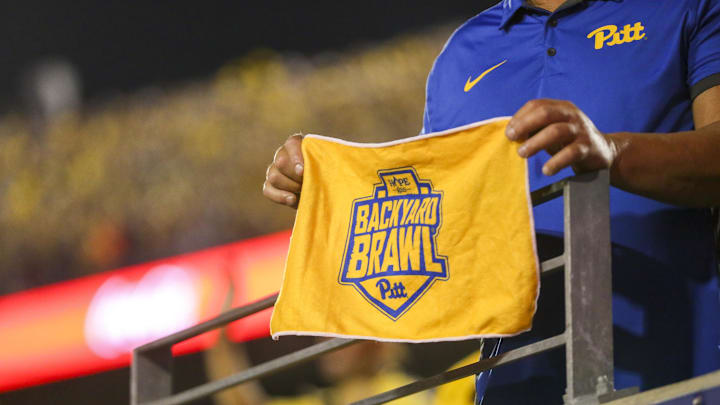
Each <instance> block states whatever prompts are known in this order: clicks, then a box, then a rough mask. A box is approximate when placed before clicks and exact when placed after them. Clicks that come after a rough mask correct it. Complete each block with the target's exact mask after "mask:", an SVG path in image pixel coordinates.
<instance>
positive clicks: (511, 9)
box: [499, 0, 584, 29]
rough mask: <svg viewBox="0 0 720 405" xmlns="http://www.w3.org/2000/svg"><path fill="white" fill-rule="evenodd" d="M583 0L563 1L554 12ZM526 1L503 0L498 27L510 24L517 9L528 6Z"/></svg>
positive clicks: (501, 27)
mask: <svg viewBox="0 0 720 405" xmlns="http://www.w3.org/2000/svg"><path fill="white" fill-rule="evenodd" d="M583 1H584V0H566V1H565V3H563V4H562V5H561V6H560V7H559V8H558V9H557V10H556V11H555V12H556V13H557V12H558V11H560V10H564V9H566V8H569V7H572V6H574V5H576V4H579V3H582V2H583ZM526 2H527V0H503V2H502V8H503V16H502V20H500V26H499V28H500V29H505V27H507V26H508V25H509V24H510V20H511V19H512V18H513V17H514V16H515V14H517V12H518V10H520V9H521V8H523V7H525V8H528V7H529V6H528V5H527V4H526Z"/></svg>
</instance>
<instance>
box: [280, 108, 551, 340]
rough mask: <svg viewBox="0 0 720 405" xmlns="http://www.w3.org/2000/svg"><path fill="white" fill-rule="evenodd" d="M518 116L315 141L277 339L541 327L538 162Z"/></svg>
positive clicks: (478, 333) (444, 335)
mask: <svg viewBox="0 0 720 405" xmlns="http://www.w3.org/2000/svg"><path fill="white" fill-rule="evenodd" d="M507 122H508V118H497V119H492V120H487V121H483V122H478V123H475V124H471V125H467V126H464V127H461V128H456V129H451V130H448V131H444V132H438V133H432V134H427V135H420V136H415V137H412V138H407V139H403V140H399V141H393V142H388V143H381V144H360V143H351V142H346V141H342V140H339V139H334V138H328V137H323V136H318V135H308V136H306V137H305V138H304V140H303V142H302V153H303V158H304V160H305V172H304V179H303V188H302V194H301V198H300V203H299V206H298V212H297V217H296V219H295V226H294V228H293V233H292V238H291V241H290V250H289V253H288V258H287V264H286V268H285V275H284V278H283V284H282V288H281V290H280V296H279V298H278V301H277V303H276V305H275V309H274V311H273V315H272V320H271V323H270V328H271V333H272V336H273V338H277V337H278V336H282V335H316V336H340V337H353V338H368V339H375V340H382V341H408V342H428V341H442V340H460V339H471V338H477V337H491V336H492V337H499V336H510V335H515V334H518V333H521V332H524V331H527V330H529V329H530V327H531V324H532V318H533V315H534V313H535V309H536V301H537V295H538V288H539V270H538V269H539V266H538V262H537V257H536V254H535V242H534V241H535V239H534V231H533V223H532V208H531V204H530V193H529V190H528V180H527V162H526V160H525V159H522V158H520V157H519V156H518V155H517V144H516V143H513V142H510V141H509V140H508V139H507V138H506V137H505V135H504V133H505V127H506V125H507Z"/></svg>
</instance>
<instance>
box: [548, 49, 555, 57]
mask: <svg viewBox="0 0 720 405" xmlns="http://www.w3.org/2000/svg"><path fill="white" fill-rule="evenodd" d="M547 54H548V55H550V56H555V55H556V54H557V50H556V49H555V48H548V50H547Z"/></svg>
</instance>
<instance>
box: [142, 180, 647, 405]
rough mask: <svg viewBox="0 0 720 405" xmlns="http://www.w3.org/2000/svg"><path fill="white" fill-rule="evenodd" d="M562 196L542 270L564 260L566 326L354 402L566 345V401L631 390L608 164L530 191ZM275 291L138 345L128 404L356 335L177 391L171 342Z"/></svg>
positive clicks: (213, 388) (384, 398)
mask: <svg viewBox="0 0 720 405" xmlns="http://www.w3.org/2000/svg"><path fill="white" fill-rule="evenodd" d="M560 196H563V197H564V223H565V225H564V226H565V236H564V253H563V254H562V255H560V256H558V257H555V258H552V259H549V260H546V261H544V262H542V263H541V271H542V274H543V275H546V274H548V273H550V272H555V271H558V270H561V269H563V268H564V274H565V324H566V329H565V332H564V333H562V334H560V335H557V336H554V337H551V338H549V339H545V340H541V341H539V342H536V343H532V344H530V345H527V346H523V347H520V348H518V349H515V350H511V351H508V352H506V353H502V354H499V355H498V356H496V357H493V358H490V359H482V360H479V361H478V362H476V363H473V364H470V365H467V366H464V367H460V368H457V369H454V370H450V371H446V372H443V373H440V374H438V375H435V376H432V377H429V378H425V379H421V380H418V381H415V382H413V383H411V384H408V385H405V386H402V387H398V388H395V389H393V390H390V391H387V392H384V393H381V394H378V395H375V396H372V397H369V398H366V399H364V400H361V401H359V402H356V404H363V405H369V404H381V403H385V402H388V401H391V400H394V399H397V398H400V397H403V396H407V395H411V394H414V393H416V392H419V391H423V390H427V389H430V388H433V387H436V386H439V385H442V384H445V383H448V382H451V381H454V380H457V379H460V378H464V377H467V376H471V375H474V374H477V373H479V372H480V371H483V370H488V369H491V368H494V367H500V366H502V365H505V364H509V363H512V362H515V361H519V360H521V359H523V358H526V357H529V356H532V355H535V354H538V353H542V352H545V351H548V350H552V349H556V348H559V347H561V346H563V345H564V346H565V351H566V368H567V370H566V371H567V372H566V375H567V386H566V394H565V397H564V400H565V404H567V405H589V404H599V403H604V402H608V401H611V400H613V399H616V398H618V397H621V396H624V395H627V394H630V393H633V392H634V391H633V390H629V391H625V390H624V392H616V391H615V390H614V385H613V340H612V307H611V305H612V278H611V271H610V264H611V263H610V260H611V259H610V258H611V252H610V215H609V176H608V172H607V171H606V170H605V171H600V172H593V173H587V174H582V175H577V176H574V177H570V178H568V179H565V180H562V181H560V182H557V183H554V184H551V185H549V186H547V187H543V188H541V189H539V190H536V191H534V192H532V193H531V198H532V202H533V205H535V206H536V205H539V204H542V203H544V202H547V201H549V200H552V199H554V198H557V197H560ZM276 298H277V295H274V296H271V297H268V298H266V299H263V300H261V301H258V302H255V303H252V304H250V305H246V306H244V307H240V308H236V309H233V310H230V311H228V312H225V313H223V314H221V315H219V316H218V317H216V318H213V319H211V320H209V321H207V322H203V323H201V324H199V325H196V326H194V327H191V328H189V329H185V330H183V331H180V332H177V333H175V334H172V335H170V336H167V337H165V338H162V339H159V340H157V341H154V342H151V343H148V344H146V345H144V346H141V347H138V348H137V349H135V350H134V352H133V362H132V370H131V382H130V385H131V390H130V392H131V404H132V405H171V404H184V403H187V402H190V401H193V400H197V399H200V398H203V397H206V396H209V395H212V394H214V393H216V392H219V391H221V390H224V389H227V388H230V387H233V386H235V385H238V384H241V383H244V382H247V381H250V380H253V379H258V378H262V377H264V376H267V375H270V374H272V373H275V372H278V371H280V370H284V369H286V368H288V367H292V366H294V365H297V364H300V363H302V362H306V361H309V360H312V359H314V358H316V357H318V356H320V355H322V354H325V353H328V352H331V351H334V350H338V349H341V348H343V347H346V346H349V345H351V344H353V343H356V342H358V341H357V340H352V339H339V338H336V339H332V340H328V341H325V342H322V343H318V344H315V345H313V346H310V347H308V348H305V349H302V350H300V351H297V352H294V353H291V354H288V355H286V356H282V357H279V358H277V359H274V360H271V361H268V362H266V363H263V364H260V365H257V366H255V367H252V368H249V369H247V370H244V371H242V372H239V373H237V374H234V375H232V376H229V377H226V378H223V379H220V380H216V381H211V382H208V383H206V384H203V385H200V386H197V387H195V388H191V389H188V390H186V391H183V392H179V393H175V394H173V392H172V353H171V348H172V346H173V345H174V344H176V343H179V342H181V341H184V340H187V339H189V338H191V337H194V336H197V335H199V334H202V333H204V332H207V331H209V330H212V329H215V328H218V327H221V326H223V325H226V324H228V323H230V322H232V321H235V320H237V319H240V318H243V317H245V316H248V315H251V314H253V313H256V312H259V311H261V310H263V309H266V308H269V307H271V306H272V305H273V304H274V303H275V300H276Z"/></svg>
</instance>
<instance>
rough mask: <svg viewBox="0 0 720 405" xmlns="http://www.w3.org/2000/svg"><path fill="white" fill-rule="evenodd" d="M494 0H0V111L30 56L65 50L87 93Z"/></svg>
mask: <svg viewBox="0 0 720 405" xmlns="http://www.w3.org/2000/svg"><path fill="white" fill-rule="evenodd" d="M495 2H497V0H495V1H493V0H448V1H443V2H422V1H409V0H366V1H363V2H346V1H327V0H315V1H308V2H297V1H296V2H291V1H287V0H272V1H252V2H251V1H242V0H235V1H227V0H223V1H220V0H219V1H198V0H175V1H155V2H153V1H142V2H140V1H134V0H124V1H118V0H106V1H97V0H92V1H91V0H76V1H73V2H69V1H32V0H30V1H3V2H2V4H1V5H0V61H1V63H0V110H7V109H8V108H11V109H15V108H14V107H15V106H14V103H16V102H17V93H18V87H19V85H18V81H19V78H20V77H21V76H22V71H23V70H24V69H26V68H27V67H28V66H30V65H31V64H32V63H33V62H35V61H37V60H40V59H42V58H45V57H49V56H61V57H65V58H67V59H68V60H70V61H71V62H72V63H73V64H75V66H76V67H77V68H78V69H79V71H80V74H81V76H82V79H83V84H84V90H85V91H84V93H85V96H86V97H90V98H94V97H97V96H102V95H105V94H107V93H111V92H114V91H116V90H120V91H124V90H132V89H136V88H138V87H142V86H146V85H149V84H169V83H173V82H176V81H178V80H186V79H190V78H195V77H204V76H207V75H209V74H211V73H212V72H214V71H215V70H216V69H217V68H218V67H219V66H221V65H222V64H223V63H225V62H227V61H229V60H231V59H233V58H236V57H238V56H241V55H243V54H244V53H246V52H247V51H249V50H252V49H255V48H260V47H265V48H271V49H276V50H280V51H298V52H304V53H314V52H317V51H321V50H327V49H343V48H345V47H346V46H348V45H352V44H355V43H363V42H367V41H372V40H378V39H383V38H388V37H391V36H393V35H395V34H397V33H400V32H403V31H407V30H413V29H419V28H422V27H424V26H427V25H432V24H434V23H438V22H444V21H448V20H458V21H460V20H463V19H467V18H469V17H471V16H473V15H475V14H477V13H478V12H480V11H482V9H484V8H486V7H487V6H488V5H490V4H492V3H495Z"/></svg>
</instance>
